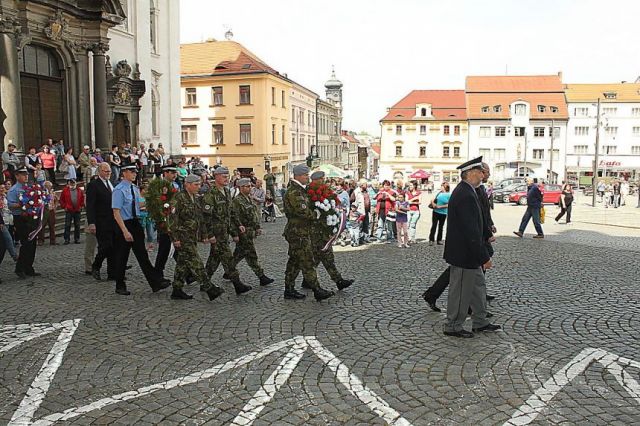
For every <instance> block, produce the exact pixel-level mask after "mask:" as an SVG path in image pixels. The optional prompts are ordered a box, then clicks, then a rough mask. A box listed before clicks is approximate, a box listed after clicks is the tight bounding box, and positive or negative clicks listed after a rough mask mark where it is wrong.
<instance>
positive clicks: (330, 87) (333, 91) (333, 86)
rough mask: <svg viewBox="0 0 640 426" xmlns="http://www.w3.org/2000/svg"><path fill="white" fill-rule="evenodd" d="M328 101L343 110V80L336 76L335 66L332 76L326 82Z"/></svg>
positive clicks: (332, 69)
mask: <svg viewBox="0 0 640 426" xmlns="http://www.w3.org/2000/svg"><path fill="white" fill-rule="evenodd" d="M324 87H325V88H326V89H327V91H326V93H327V101H329V102H330V103H332V104H333V105H334V106H335V107H337V108H339V109H340V110H342V82H341V81H340V80H338V79H337V78H336V70H335V68H333V67H332V68H331V78H329V80H328V81H327V82H326V83H325V84H324Z"/></svg>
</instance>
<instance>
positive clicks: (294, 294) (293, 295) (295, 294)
mask: <svg viewBox="0 0 640 426" xmlns="http://www.w3.org/2000/svg"><path fill="white" fill-rule="evenodd" d="M305 297H307V295H306V294H303V293H300V292H299V291H297V290H285V291H284V298H285V299H290V300H301V299H304V298H305Z"/></svg>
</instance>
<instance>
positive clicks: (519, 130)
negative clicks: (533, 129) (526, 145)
mask: <svg viewBox="0 0 640 426" xmlns="http://www.w3.org/2000/svg"><path fill="white" fill-rule="evenodd" d="M525 131H526V130H525V128H524V127H514V128H513V135H514V136H515V137H517V138H522V137H524V133H525Z"/></svg>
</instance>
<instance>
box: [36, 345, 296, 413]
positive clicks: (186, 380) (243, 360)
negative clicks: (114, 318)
mask: <svg viewBox="0 0 640 426" xmlns="http://www.w3.org/2000/svg"><path fill="white" fill-rule="evenodd" d="M294 343H295V340H294V339H288V340H284V341H282V342H279V343H276V344H273V345H271V346H268V347H266V348H265V349H263V350H261V351H259V352H251V353H249V354H247V355H244V356H241V357H240V358H236V359H234V360H233V361H229V362H225V363H224V364H218V365H216V366H214V367H211V368H208V369H206V370H202V371H198V372H195V373H192V374H189V375H187V376H184V377H180V378H177V379H172V380H167V381H164V382H160V383H156V384H153V385H149V386H143V387H141V388H138V389H137V390H134V391H129V392H123V393H120V394H117V395H114V396H111V397H108V398H102V399H99V400H97V401H94V402H92V403H90V404H87V405H83V406H80V407H75V408H69V409H67V410H65V411H63V412H62V413H56V414H50V415H48V416H46V417H43V418H42V419H40V420H38V421H36V422H34V423H33V424H34V425H50V424H52V423H54V422H58V421H63V420H69V419H73V418H74V417H78V416H80V415H82V414H85V413H88V412H91V411H94V410H99V409H101V408H104V407H107V406H109V405H113V404H117V403H119V402H124V401H128V400H130V399H135V398H140V397H142V396H145V395H150V394H152V393H154V392H157V391H160V390H169V389H172V388H175V387H177V386H185V385H189V384H193V383H196V382H199V381H200V380H205V379H209V378H211V377H214V376H216V375H218V374H221V373H224V372H225V371H228V370H231V369H233V368H236V367H241V366H243V365H245V364H248V363H250V362H251V361H255V360H258V359H260V358H263V357H265V356H267V355H269V354H271V353H273V352H276V351H279V350H282V349H284V348H286V347H288V346H291V345H293V344H294Z"/></svg>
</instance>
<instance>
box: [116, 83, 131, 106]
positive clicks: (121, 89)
mask: <svg viewBox="0 0 640 426" xmlns="http://www.w3.org/2000/svg"><path fill="white" fill-rule="evenodd" d="M117 87H118V91H117V92H116V93H115V95H114V96H113V101H114V102H115V103H116V105H130V104H131V89H130V88H129V86H127V85H126V84H118V86H117Z"/></svg>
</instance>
